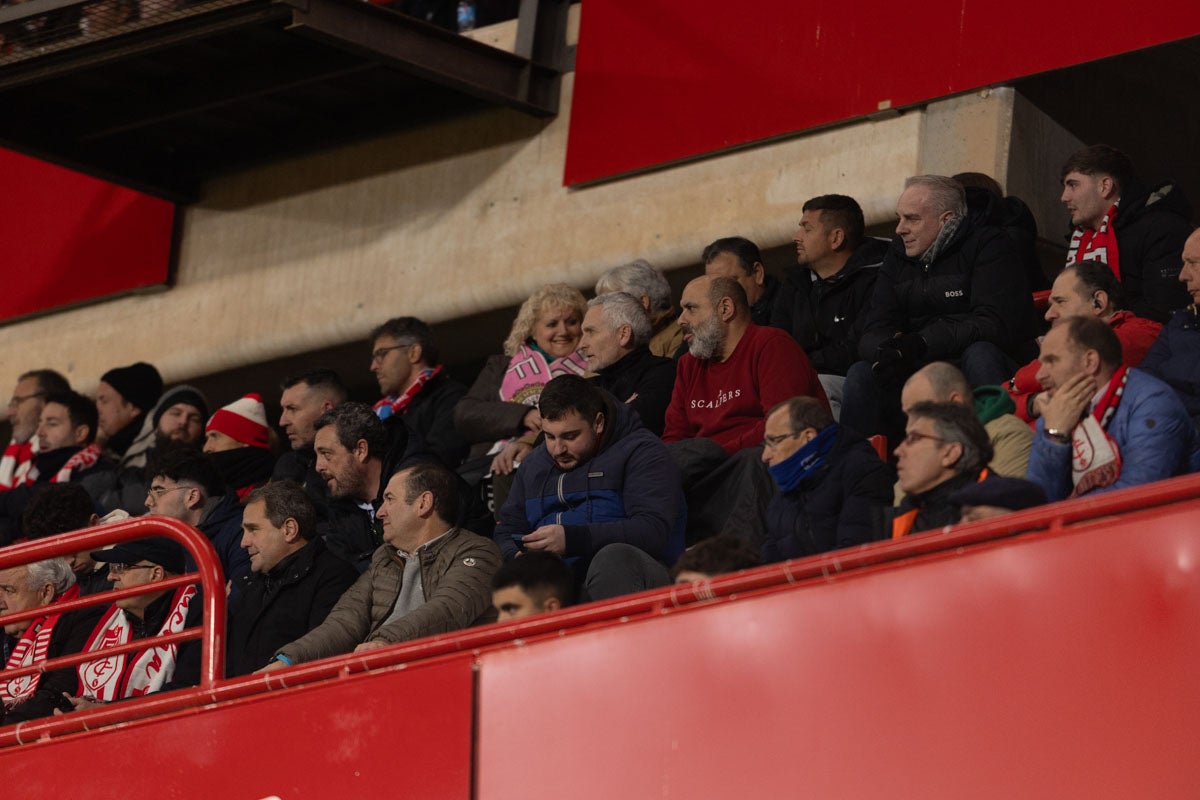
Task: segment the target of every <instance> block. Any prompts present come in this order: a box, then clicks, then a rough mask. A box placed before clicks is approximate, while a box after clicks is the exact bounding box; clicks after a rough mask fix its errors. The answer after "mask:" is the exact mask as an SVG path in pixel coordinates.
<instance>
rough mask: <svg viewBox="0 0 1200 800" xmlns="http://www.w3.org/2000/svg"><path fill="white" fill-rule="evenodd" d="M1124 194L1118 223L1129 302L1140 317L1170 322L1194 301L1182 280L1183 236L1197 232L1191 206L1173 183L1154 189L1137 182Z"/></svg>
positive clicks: (1122, 265)
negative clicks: (1191, 216) (1191, 217)
mask: <svg viewBox="0 0 1200 800" xmlns="http://www.w3.org/2000/svg"><path fill="white" fill-rule="evenodd" d="M1124 195H1125V196H1124V197H1122V198H1121V204H1120V210H1119V211H1118V212H1117V216H1116V219H1115V220H1114V222H1113V227H1114V228H1115V230H1116V233H1117V253H1118V254H1119V259H1120V267H1121V288H1122V289H1124V290H1125V307H1126V308H1128V309H1129V310H1130V311H1132V312H1133V313H1134V314H1137V315H1138V316H1139V317H1145V318H1146V319H1153V320H1157V321H1159V322H1166V321H1167V319H1169V318H1170V316H1171V312H1172V311H1174V310H1175V309H1179V308H1184V307H1185V306H1187V305H1188V304H1189V303H1191V302H1192V300H1191V297H1190V296H1189V295H1188V293H1187V289H1186V288H1184V285H1183V284H1182V283H1180V282H1179V269H1180V267H1181V266H1182V253H1183V243H1184V240H1186V239H1187V237H1188V236H1189V235H1190V234H1191V232H1192V224H1191V222H1190V221H1189V219H1190V211H1191V209H1190V207H1189V205H1188V202H1187V199H1186V198H1185V197H1184V196H1183V192H1182V191H1180V190H1179V188H1178V187H1176V186H1173V185H1172V184H1169V183H1167V184H1163V185H1161V186H1158V187H1156V188H1154V189H1153V190H1152V191H1151V190H1147V189H1146V188H1144V187H1142V186H1139V185H1137V184H1136V183H1135V184H1132V185H1131V186H1130V189H1129V191H1128V192H1125V193H1124Z"/></svg>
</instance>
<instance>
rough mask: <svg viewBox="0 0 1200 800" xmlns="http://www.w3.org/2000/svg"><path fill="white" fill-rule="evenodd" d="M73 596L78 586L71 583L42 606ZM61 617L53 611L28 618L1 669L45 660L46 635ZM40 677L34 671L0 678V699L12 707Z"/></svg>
mask: <svg viewBox="0 0 1200 800" xmlns="http://www.w3.org/2000/svg"><path fill="white" fill-rule="evenodd" d="M77 597H79V586H78V585H77V584H72V585H71V588H70V589H67V590H66V591H65V592H63V593H62V594H60V595H59V596H58V597H56V598H55V599H54V601H53V602H52V603H50V605H48V606H46V609H47V610H49V609H51V608H52V607H53V606H54V604H55V603H65V602H67V601H68V600H74V599H75V598H77ZM61 617H62V614H60V613H53V614H46V616H44V617H36V618H35V619H32V620H30V621H29V627H28V628H26V629H25V632H24V633H23V634H21V639H20V641H18V642H17V646H16V647H14V648H13V651H12V655H10V656H9V657H8V663H7V664H5V665H4V668H5V669H20V668H21V667H28V666H30V665H31V664H36V663H38V662H40V661H45V660H46V651H47V650H49V648H50V637H51V635H53V633H54V626H55V625H57V624H58V620H59V618H61ZM41 679H42V673H40V672H35V673H33V674H32V675H26V676H24V677H22V678H13V679H12V680H9V681H0V702H3V703H4V707H5V708H12V707H13V706H15V705H16V704H17V703H20V702H22V701H24V700H28V699H29V698H30V697H32V696H33V693H34V692H36V691H37V687H38V683H39V682H40V681H41Z"/></svg>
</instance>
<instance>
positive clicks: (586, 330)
mask: <svg viewBox="0 0 1200 800" xmlns="http://www.w3.org/2000/svg"><path fill="white" fill-rule="evenodd" d="M649 341H650V318H649V317H648V316H646V311H645V309H644V308H643V307H642V304H641V303H639V302H638V300H637V299H636V298H635V297H633V296H632V295H629V294H626V293H624V292H612V293H610V294H602V295H599V296H597V297H594V298H592V299H591V300H590V301H588V310H587V314H586V315H584V318H583V336H582V337H581V338H580V340H579V352H580V354H581V355H583V357H584V358H586V359H587V362H588V369H590V370H591V371H592V372H594V373H596V377H595V379H594V380H595V381H596V383H597V384H598V385H599V386H600V388H602V389H604V390H605V391H606V392H608V393H610V394H612V395H613V396H614V397H616V398H617V399H618V400H620V401H621V402H623V403H626V404H627V405H628V406H629V407H630V408H632V409H633V410H634V411H636V412H637V414H638V416H639V417H640V418H641V420H642V424H643V425H645V426H646V427H647V428H648V429H649V430H650V431H651V432H652V433H654V435H655V436H661V435H662V432H663V417H664V416H665V414H666V413H667V406H668V405H670V403H671V389H672V388H673V387H674V385H675V360H674V359H671V358H662V357H660V356H656V355H653V354H652V353H651V352H650V348H649V347H648V346H647V344H648V342H649Z"/></svg>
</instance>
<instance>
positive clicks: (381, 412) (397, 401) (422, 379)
mask: <svg viewBox="0 0 1200 800" xmlns="http://www.w3.org/2000/svg"><path fill="white" fill-rule="evenodd" d="M441 373H442V365H441V364H438V365H437V366H436V367H430V368H428V369H423V370H421V372H420V374H419V375H417V379H416V380H414V381H413V382H412V385H411V386H409V387H408V388H407V389H405V390H404V391H403V392H402V393H401V394H400V395H399V396H398V397H385V398H383V399H382V400H380V401H379V402H378V403H376V404H375V415H376V416H377V417H379V418H380V419H387V418H388V417H390V416H392V415H394V414H403V413H404V412H405V411H407V410H408V406H409V405H410V404H411V403H412V401H413V398H414V397H416V396H417V395H418V394H420V393H421V389H423V388H425V384H427V383H429V381H430V380H432V379H433V377H434V376H435V375H440V374H441Z"/></svg>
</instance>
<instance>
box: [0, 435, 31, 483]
mask: <svg viewBox="0 0 1200 800" xmlns="http://www.w3.org/2000/svg"><path fill="white" fill-rule="evenodd" d="M37 454H38V446H37V437H36V436H34V437H32V438H31V439H30V440H29V441H28V442H9V444H8V447H6V448H4V455H3V456H0V492H2V491H4V490H5V489H11V488H13V487H14V486H21V485H22V484H24V483H25V476H26V475H28V474H29V470H30V469H32V468H33V457H34V456H36V455H37Z"/></svg>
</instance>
